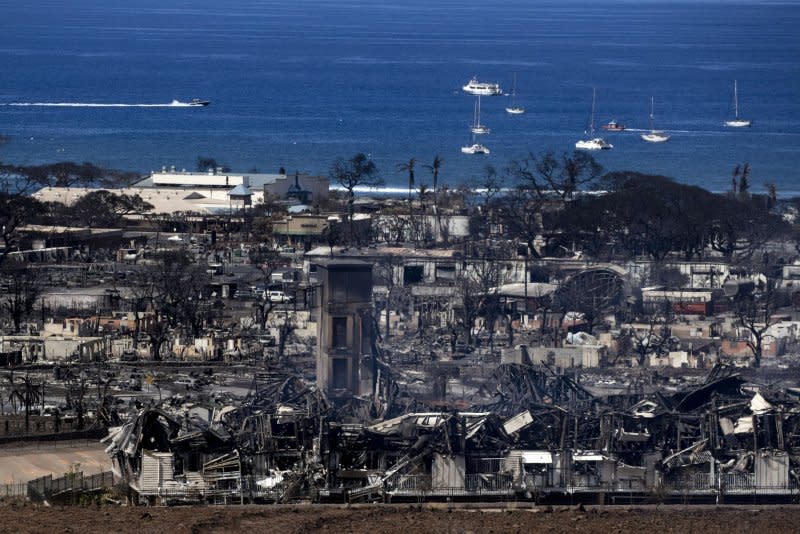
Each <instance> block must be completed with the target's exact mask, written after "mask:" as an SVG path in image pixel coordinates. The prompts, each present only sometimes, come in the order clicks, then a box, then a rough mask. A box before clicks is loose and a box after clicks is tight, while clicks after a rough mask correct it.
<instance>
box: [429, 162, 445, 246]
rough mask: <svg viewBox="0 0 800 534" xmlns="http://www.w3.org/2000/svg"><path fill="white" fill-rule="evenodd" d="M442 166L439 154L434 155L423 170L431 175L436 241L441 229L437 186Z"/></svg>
mask: <svg viewBox="0 0 800 534" xmlns="http://www.w3.org/2000/svg"><path fill="white" fill-rule="evenodd" d="M443 164H444V158H442V157H441V156H440V155H439V154H436V157H434V158H433V163H431V164H430V165H425V168H426V169H428V170H429V171H431V174H432V175H433V216H434V217H436V237H435V239H438V236H439V233H440V230H441V228H442V224H441V221H440V220H439V197H438V186H439V171H441V170H442V165H443Z"/></svg>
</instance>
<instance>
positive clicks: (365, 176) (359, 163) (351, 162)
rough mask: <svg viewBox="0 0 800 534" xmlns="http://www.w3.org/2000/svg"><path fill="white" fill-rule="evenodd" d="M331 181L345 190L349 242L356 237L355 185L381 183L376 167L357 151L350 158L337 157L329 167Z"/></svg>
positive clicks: (371, 185)
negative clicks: (354, 221)
mask: <svg viewBox="0 0 800 534" xmlns="http://www.w3.org/2000/svg"><path fill="white" fill-rule="evenodd" d="M329 176H330V178H331V181H333V182H334V183H336V184H338V185H339V186H340V187H342V188H343V189H344V190H345V191H347V221H348V226H349V230H350V242H351V243H353V242H354V241H355V239H356V235H355V227H354V224H353V217H354V214H355V198H356V195H355V190H356V188H357V187H362V186H367V187H375V186H378V185H381V184H383V180H382V179H381V178H380V176H379V175H378V168H377V167H376V166H375V163H374V162H373V161H372V160H370V159H369V158H368V157H367V156H366V155H365V154H364V153H361V152H359V153H358V154H356V155H354V156H353V157H352V158H350V159H343V158H338V159H337V160H336V161H334V163H333V165H332V166H331V168H330V171H329Z"/></svg>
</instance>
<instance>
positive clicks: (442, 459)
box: [106, 259, 800, 503]
mask: <svg viewBox="0 0 800 534" xmlns="http://www.w3.org/2000/svg"><path fill="white" fill-rule="evenodd" d="M372 272H373V266H372V265H371V264H370V263H367V262H363V261H358V260H353V259H348V260H343V259H331V260H319V263H318V265H317V268H316V276H317V280H318V281H319V286H318V287H317V288H316V291H315V294H316V308H315V310H314V314H315V317H316V328H317V330H316V334H317V339H316V374H315V376H314V377H313V379H303V378H300V377H299V375H300V373H299V372H298V373H294V372H293V370H292V365H293V363H292V361H290V360H284V361H281V362H271V363H268V362H265V363H264V368H263V369H261V370H260V371H259V372H258V373H257V375H256V377H255V380H254V383H255V385H256V387H255V388H253V391H252V392H251V393H250V394H249V395H248V396H247V397H245V398H244V400H234V399H231V398H228V397H224V396H218V395H217V396H214V395H212V396H208V397H202V398H200V399H197V400H190V399H177V398H172V399H170V400H168V401H164V402H162V403H161V404H159V405H156V406H149V407H146V408H143V409H142V410H141V411H140V412H139V413H138V414H136V415H135V416H134V417H133V418H131V419H130V420H129V421H127V422H126V423H124V424H123V425H122V426H120V427H116V428H114V429H112V430H111V431H110V433H109V435H108V437H107V438H106V442H107V443H108V449H107V450H108V453H109V454H110V455H111V456H112V458H113V460H114V465H115V469H116V470H117V472H118V474H119V475H121V476H122V477H123V479H124V480H125V481H126V482H127V483H128V485H129V487H130V488H131V490H132V491H133V493H134V494H135V495H136V496H138V499H139V501H144V502H186V501H191V502H197V501H201V502H221V503H225V502H227V503H242V502H290V501H297V500H305V501H314V502H319V501H328V502H345V501H346V502H359V501H360V502H365V501H367V502H373V501H382V502H391V501H394V502H397V501H402V500H413V501H418V500H421V499H463V500H470V499H472V500H490V499H521V500H533V501H537V502H574V501H586V502H595V503H604V502H606V503H613V502H718V503H719V502H737V501H738V502H753V501H754V500H762V501H794V500H795V499H796V498H797V497H798V496H800V485H799V484H798V483H799V482H800V480H798V466H799V465H800V456H799V455H798V452H799V449H798V447H800V402H798V396H800V392H798V391H796V390H794V389H792V388H788V389H787V388H782V389H781V388H770V387H766V386H759V385H757V384H753V383H749V382H748V381H747V380H746V379H745V378H744V377H743V376H742V375H741V374H740V373H739V371H737V370H736V369H735V368H732V367H726V366H723V365H718V366H717V367H715V368H714V369H713V370H712V371H711V372H710V373H709V374H708V375H707V376H705V377H700V376H695V377H694V380H693V381H684V382H683V383H682V384H681V386H682V387H680V388H677V387H675V384H674V383H669V382H668V381H667V379H664V378H662V377H660V376H659V375H657V374H654V373H651V372H649V371H648V370H644V369H639V370H637V372H639V373H640V374H639V376H638V378H637V380H636V381H634V382H635V383H632V384H631V386H630V387H628V388H627V389H625V390H623V391H616V392H614V393H609V392H605V393H602V394H598V392H597V391H596V390H592V389H591V388H589V387H587V385H586V384H585V383H583V382H582V378H581V371H580V370H576V369H565V368H558V367H556V366H554V365H553V364H551V363H549V362H548V361H546V360H547V359H546V358H545V359H544V360H542V359H540V358H536V357H534V356H532V355H531V354H532V353H531V354H528V352H527V351H526V350H524V349H522V350H521V351H520V358H519V359H518V360H517V361H515V362H513V363H509V362H505V363H500V361H501V360H499V359H497V358H494V355H493V354H492V353H490V352H475V353H474V354H470V355H469V356H462V357H459V358H458V359H457V360H455V359H453V358H450V359H448V358H438V357H436V358H432V359H431V360H430V361H426V362H425V363H420V362H418V361H411V360H409V359H408V358H404V357H401V355H400V354H399V353H400V352H401V350H400V349H398V348H397V346H394V347H392V346H390V344H389V343H387V342H386V340H385V339H382V338H381V337H380V331H379V328H377V321H376V319H375V317H376V312H375V310H374V309H373V307H372V306H373V305H372V302H373V299H372V283H373V275H372ZM601 274H602V276H601V277H597V276H583V277H573V278H571V279H570V280H576V282H575V284H574V285H575V288H576V289H575V290H574V292H576V293H580V294H581V295H600V296H604V295H608V298H615V299H616V298H618V296H619V295H620V294H621V286H620V284H621V283H620V281H619V278H618V277H616V276H613V274H614V273H611V272H609V273H608V274H607V273H606V271H603V272H602V273H601ZM566 287H567V288H569V287H572V286H570V285H569V284H567V286H566ZM593 291H594V292H593ZM592 298H593V299H594V300H598V298H599V297H592ZM405 339H408V338H405ZM442 352H444V351H442ZM437 373H438V374H437ZM454 376H457V377H458V378H459V380H460V382H461V385H462V391H461V395H460V396H453V395H449V394H448V393H447V390H448V388H447V383H448V380H450V379H451V378H452V377H454ZM307 378H311V377H307ZM431 378H433V379H431ZM440 379H441V380H440ZM467 386H468V387H467Z"/></svg>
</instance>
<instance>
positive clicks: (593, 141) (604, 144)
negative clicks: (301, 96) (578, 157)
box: [575, 89, 614, 150]
mask: <svg viewBox="0 0 800 534" xmlns="http://www.w3.org/2000/svg"><path fill="white" fill-rule="evenodd" d="M595 93H596V92H595V90H594V89H592V114H591V115H590V116H589V127H588V128H587V130H586V133H587V134H588V136H589V139H582V140H580V141H578V142H576V143H575V148H577V149H580V150H610V149H612V148H614V145H612V144H611V143H609V142H608V141H606V140H605V139H603V138H602V137H593V136H594V106H595Z"/></svg>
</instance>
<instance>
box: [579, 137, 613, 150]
mask: <svg viewBox="0 0 800 534" xmlns="http://www.w3.org/2000/svg"><path fill="white" fill-rule="evenodd" d="M575 148H577V149H579V150H611V149H612V148H614V145H612V144H611V143H609V142H608V141H606V140H605V139H603V138H602V137H595V138H593V139H583V140H580V141H577V142H576V143H575Z"/></svg>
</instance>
